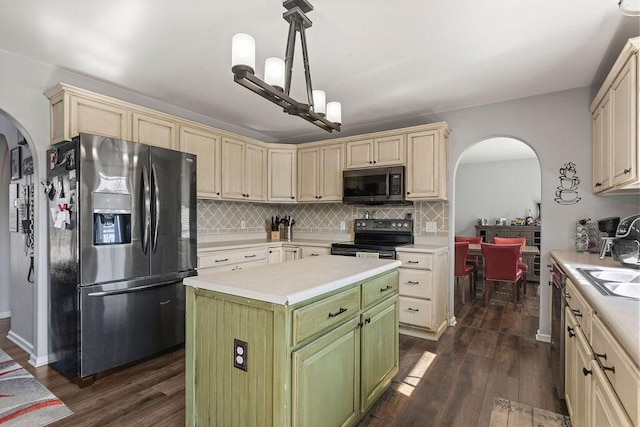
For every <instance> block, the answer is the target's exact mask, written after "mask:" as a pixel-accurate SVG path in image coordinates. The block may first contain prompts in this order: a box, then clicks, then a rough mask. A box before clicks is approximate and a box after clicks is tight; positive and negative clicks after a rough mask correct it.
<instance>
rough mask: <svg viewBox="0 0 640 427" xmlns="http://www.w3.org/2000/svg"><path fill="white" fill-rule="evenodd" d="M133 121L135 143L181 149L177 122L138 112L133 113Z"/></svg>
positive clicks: (132, 138) (132, 137) (133, 139)
mask: <svg viewBox="0 0 640 427" xmlns="http://www.w3.org/2000/svg"><path fill="white" fill-rule="evenodd" d="M132 120H133V126H132V135H131V140H132V141H133V142H141V143H143V144H148V145H154V146H156V147H162V148H169V149H172V150H178V149H179V142H178V124H177V123H176V122H175V121H173V120H167V119H165V118H162V117H159V116H156V115H153V114H148V113H142V112H137V111H134V112H133V115H132ZM194 154H195V153H194Z"/></svg>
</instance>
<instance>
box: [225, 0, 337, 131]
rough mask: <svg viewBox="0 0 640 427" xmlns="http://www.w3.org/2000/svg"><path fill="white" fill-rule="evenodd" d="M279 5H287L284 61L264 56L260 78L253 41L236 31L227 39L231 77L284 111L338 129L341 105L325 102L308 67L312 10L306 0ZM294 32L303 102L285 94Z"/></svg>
mask: <svg viewBox="0 0 640 427" xmlns="http://www.w3.org/2000/svg"><path fill="white" fill-rule="evenodd" d="M282 5H283V6H284V7H285V9H287V11H286V12H285V13H283V15H282V17H283V18H284V20H285V21H287V22H288V23H289V34H288V37H287V49H286V53H285V59H284V61H283V60H282V59H280V58H267V60H266V61H265V66H264V68H265V71H264V80H261V79H260V78H258V77H257V76H256V75H255V74H254V73H255V50H256V49H255V41H254V40H253V37H251V36H250V35H248V34H243V33H239V34H236V35H235V36H233V39H232V41H231V71H232V72H233V80H234V81H235V82H236V83H238V84H241V85H242V86H244V87H246V88H247V89H249V90H251V91H252V92H254V93H257V94H258V95H260V96H262V97H263V98H265V99H268V100H269V101H271V102H273V103H274V104H277V105H279V106H280V107H282V109H283V110H284V112H285V113H288V114H291V115H295V116H300V117H302V118H303V119H305V120H307V121H308V122H311V123H313V124H314V125H316V126H318V127H320V128H322V129H324V130H326V131H327V132H332V131H334V130H335V131H340V125H341V124H342V106H341V105H340V103H339V102H335V101H334V102H329V103H327V102H326V95H325V92H324V91H322V90H313V87H312V86H311V73H310V71H309V55H308V51H307V39H306V36H305V32H304V31H305V29H306V28H309V27H311V21H310V20H309V18H307V15H306V13H307V12H310V11H312V10H313V6H311V3H309V2H308V1H307V0H285V1H284V2H283V3H282ZM296 33H299V34H300V42H301V43H302V59H303V63H304V76H305V80H306V83H307V102H308V103H306V104H305V103H302V102H298V101H296V100H295V99H293V98H291V97H290V96H289V90H290V89H291V72H292V69H293V53H294V49H295V43H296Z"/></svg>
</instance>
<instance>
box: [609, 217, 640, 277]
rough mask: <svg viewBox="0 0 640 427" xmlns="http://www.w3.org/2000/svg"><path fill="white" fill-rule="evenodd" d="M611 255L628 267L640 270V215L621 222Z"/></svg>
mask: <svg viewBox="0 0 640 427" xmlns="http://www.w3.org/2000/svg"><path fill="white" fill-rule="evenodd" d="M611 254H612V255H613V259H615V260H616V261H618V262H620V263H621V264H622V265H624V266H626V267H632V268H640V214H636V215H631V216H629V217H626V218H624V219H623V220H621V221H620V224H618V228H617V230H616V236H615V239H614V240H613V243H612V245H611Z"/></svg>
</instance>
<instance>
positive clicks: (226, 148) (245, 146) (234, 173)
mask: <svg viewBox="0 0 640 427" xmlns="http://www.w3.org/2000/svg"><path fill="white" fill-rule="evenodd" d="M222 158H223V159H224V160H223V162H222V198H224V199H236V200H250V201H265V200H266V199H267V185H266V179H265V178H266V176H267V174H266V171H267V149H266V148H264V147H261V146H259V145H257V144H252V143H248V142H245V141H240V140H235V139H231V138H223V139H222Z"/></svg>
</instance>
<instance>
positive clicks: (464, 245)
mask: <svg viewBox="0 0 640 427" xmlns="http://www.w3.org/2000/svg"><path fill="white" fill-rule="evenodd" d="M455 245H456V247H455V276H456V283H458V282H459V280H458V279H460V278H461V277H466V276H469V292H470V293H471V295H473V298H474V299H475V295H476V280H475V274H474V272H475V271H476V268H475V267H474V266H473V265H471V264H467V263H466V259H467V255H468V253H469V242H456V243H455ZM464 288H465V286H464V285H463V286H462V288H461V291H462V303H463V304H464V303H465V300H466V298H465V295H464V294H465V292H464Z"/></svg>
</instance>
